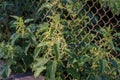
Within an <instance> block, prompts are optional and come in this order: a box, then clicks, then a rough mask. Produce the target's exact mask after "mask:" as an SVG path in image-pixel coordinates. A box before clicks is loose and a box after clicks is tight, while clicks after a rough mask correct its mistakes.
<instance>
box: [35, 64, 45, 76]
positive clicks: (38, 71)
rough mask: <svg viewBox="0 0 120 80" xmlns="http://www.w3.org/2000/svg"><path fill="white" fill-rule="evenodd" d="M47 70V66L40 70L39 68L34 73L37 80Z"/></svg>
mask: <svg viewBox="0 0 120 80" xmlns="http://www.w3.org/2000/svg"><path fill="white" fill-rule="evenodd" d="M45 69H46V67H45V66H42V67H40V68H37V69H36V70H35V72H34V76H35V78H36V77H38V76H39V75H40V73H41V72H42V71H44V70H45Z"/></svg>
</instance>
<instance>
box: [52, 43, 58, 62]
mask: <svg viewBox="0 0 120 80" xmlns="http://www.w3.org/2000/svg"><path fill="white" fill-rule="evenodd" d="M53 47H54V54H55V58H56V60H58V59H59V43H56V44H54V46H53Z"/></svg>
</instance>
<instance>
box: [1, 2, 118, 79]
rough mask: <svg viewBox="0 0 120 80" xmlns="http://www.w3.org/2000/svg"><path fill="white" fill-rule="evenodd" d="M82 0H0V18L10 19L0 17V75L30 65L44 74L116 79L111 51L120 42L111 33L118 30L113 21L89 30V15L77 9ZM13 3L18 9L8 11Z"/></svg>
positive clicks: (71, 77) (115, 35)
mask: <svg viewBox="0 0 120 80" xmlns="http://www.w3.org/2000/svg"><path fill="white" fill-rule="evenodd" d="M78 1H79V2H78ZM82 3H84V1H83V0H50V1H49V2H45V1H44V0H42V1H41V3H40V6H38V4H39V1H38V2H37V1H35V2H34V4H33V3H32V2H31V0H27V1H25V2H24V0H18V1H15V2H12V0H11V1H3V3H1V5H0V6H3V7H2V8H0V10H1V11H0V12H1V13H0V21H1V20H4V19H3V17H9V18H8V19H10V20H8V23H7V24H5V23H4V22H5V21H4V22H0V60H3V61H4V65H3V66H2V67H0V77H3V78H4V77H8V76H9V75H10V74H11V73H19V72H26V71H28V70H31V71H32V72H34V76H35V77H38V76H39V75H40V74H43V75H44V76H45V78H46V80H117V79H118V78H119V71H120V67H119V66H120V59H119V58H117V57H116V56H115V55H117V53H119V52H120V48H119V47H118V46H116V41H115V38H117V37H119V36H120V33H119V32H116V30H115V29H114V28H111V26H109V27H108V26H106V27H103V28H97V29H92V31H93V32H91V30H88V29H89V28H88V26H86V23H88V21H89V20H88V19H89V18H88V16H85V15H84V14H85V12H82V11H81V12H79V13H78V11H79V8H80V7H82ZM10 4H11V5H10ZM17 4H18V5H20V7H18V5H17ZM12 7H13V8H14V7H16V8H17V10H20V11H18V13H17V14H16V12H17V10H14V12H12V11H11V13H8V11H9V10H11V8H12ZM13 8H12V9H13ZM36 8H37V9H36ZM48 11H49V12H48ZM62 11H63V12H62ZM23 13H24V15H22V14H23ZM30 13H32V14H30ZM46 13H47V14H46ZM83 15H84V16H83ZM1 17H2V18H1ZM66 17H67V18H66ZM69 18H72V19H69ZM2 30H4V31H2ZM95 33H96V34H98V35H97V36H96V34H95ZM6 36H7V37H6ZM3 37H4V38H3Z"/></svg>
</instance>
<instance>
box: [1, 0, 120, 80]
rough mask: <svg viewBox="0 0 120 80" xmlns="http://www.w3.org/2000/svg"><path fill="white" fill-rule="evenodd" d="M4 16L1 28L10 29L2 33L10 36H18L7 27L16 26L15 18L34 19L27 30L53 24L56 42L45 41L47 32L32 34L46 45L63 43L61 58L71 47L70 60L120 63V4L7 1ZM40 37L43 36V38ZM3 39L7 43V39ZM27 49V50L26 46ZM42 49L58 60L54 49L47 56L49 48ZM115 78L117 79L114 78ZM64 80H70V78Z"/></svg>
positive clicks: (115, 0)
mask: <svg viewBox="0 0 120 80" xmlns="http://www.w3.org/2000/svg"><path fill="white" fill-rule="evenodd" d="M0 2H2V1H0ZM8 3H9V4H8ZM7 6H9V7H7ZM0 13H1V15H2V16H3V18H0V26H2V27H3V26H5V27H6V29H3V28H0V29H1V30H0V31H1V32H2V33H5V34H7V35H8V34H10V35H12V34H13V33H12V31H13V32H15V30H14V29H12V28H10V29H9V30H8V29H7V26H8V25H10V26H11V23H12V21H10V19H12V20H13V22H14V21H15V20H14V19H13V18H11V15H16V16H22V17H23V19H27V18H31V19H34V20H33V23H34V24H31V23H32V21H30V22H29V21H28V22H26V23H25V24H24V25H25V27H26V26H27V27H30V26H32V27H33V26H36V25H37V26H38V25H39V26H41V25H42V26H43V25H44V26H46V25H47V24H49V27H53V26H54V27H55V29H56V31H55V32H52V30H51V34H52V33H56V34H54V35H53V36H52V38H49V37H47V38H46V36H45V38H43V37H44V35H46V34H47V32H46V33H43V32H39V28H38V27H37V29H36V30H35V32H34V28H32V29H33V33H32V32H31V34H35V37H36V41H38V42H40V41H41V42H42V41H43V40H44V41H46V40H45V39H47V40H49V41H50V40H51V42H53V43H54V42H61V44H60V46H62V48H60V51H61V52H60V53H61V54H60V55H62V52H64V49H65V48H66V46H67V48H68V49H70V51H69V50H68V52H69V53H70V52H71V53H70V56H73V57H74V58H75V59H78V56H81V55H83V56H84V57H82V58H83V59H84V60H86V59H85V58H86V57H88V56H86V55H89V56H90V57H91V58H92V59H90V60H91V63H92V62H93V63H92V64H98V62H97V61H94V58H95V57H97V58H98V59H96V60H102V59H103V58H105V59H107V60H110V58H112V59H114V58H118V59H120V0H8V1H7V0H6V1H3V3H2V5H0ZM1 15H0V16H1ZM29 24H30V25H29ZM44 26H43V27H44ZM27 27H26V29H27ZM2 29H3V31H2ZM51 29H52V28H51ZM53 29H54V28H53ZM43 30H44V29H43ZM29 31H30V30H28V32H29ZM19 32H21V33H23V35H24V33H25V32H24V29H23V32H22V31H19ZM26 32H27V31H26ZM37 33H38V34H37ZM10 35H8V38H10ZM40 35H43V36H42V37H41V36H40ZM39 36H40V38H39ZM61 36H62V37H61ZM3 37H4V36H3ZM8 38H7V39H8ZM42 38H43V40H42ZM63 38H64V39H63ZM2 39H3V40H4V38H2ZM2 39H1V41H2ZM27 39H28V38H27ZM37 39H39V40H37ZM22 40H23V41H22ZM30 40H31V39H30ZM30 40H29V41H30ZM21 41H22V42H23V43H22V42H21V44H20V45H22V44H23V45H24V44H25V40H24V39H21ZM26 42H27V41H26ZM32 43H34V40H33V42H32V41H31V44H32ZM34 45H36V44H34ZM34 45H32V46H33V47H32V48H31V46H30V49H32V50H29V51H28V52H31V53H32V52H33V50H35V48H36V46H34ZM24 46H25V47H26V45H24ZM51 46H52V47H53V45H52V43H51V45H49V47H51ZM47 48H48V47H47ZM42 49H43V51H42V50H41V54H42V53H48V54H50V55H49V56H50V59H53V58H54V55H53V54H51V52H52V50H51V49H48V50H47V51H46V52H44V51H45V50H46V47H45V48H42ZM66 51H67V50H66ZM42 55H44V54H42ZM51 56H52V57H51ZM64 56H66V55H64ZM47 57H48V56H47ZM66 58H68V56H67V57H66ZM70 58H71V57H70ZM79 58H81V57H79ZM61 59H62V58H61ZM73 62H74V61H73ZM86 62H87V60H86ZM88 62H89V61H88ZM79 63H80V62H79ZM76 64H77V63H76ZM81 64H82V62H81ZM70 66H71V65H70ZM73 66H74V65H73ZM73 66H72V67H73ZM92 67H93V70H94V71H96V70H95V68H97V67H98V66H97V67H96V65H94V66H92ZM108 68H109V66H108ZM110 69H111V71H110V72H109V71H107V72H108V73H107V72H106V73H105V74H107V75H108V76H110V75H109V74H111V73H112V72H113V71H114V70H115V69H112V68H109V69H108V70H110ZM88 70H89V69H87V68H85V69H84V72H87V71H88ZM82 71H83V70H81V72H82ZM91 73H92V72H91ZM96 73H97V71H96ZM86 74H87V73H86ZM88 74H89V73H88ZM93 74H94V73H93ZM68 76H69V75H67V76H65V77H68ZM112 76H113V77H114V75H112ZM118 77H119V74H118V75H117V76H115V78H114V79H117V78H118ZM64 80H67V78H65V79H64ZM69 80H70V79H69Z"/></svg>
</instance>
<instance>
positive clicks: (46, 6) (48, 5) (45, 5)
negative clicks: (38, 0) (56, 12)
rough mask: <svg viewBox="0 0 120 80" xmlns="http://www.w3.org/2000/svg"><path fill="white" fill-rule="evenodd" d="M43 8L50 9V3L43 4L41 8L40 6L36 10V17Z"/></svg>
mask: <svg viewBox="0 0 120 80" xmlns="http://www.w3.org/2000/svg"><path fill="white" fill-rule="evenodd" d="M44 8H48V9H50V8H52V5H51V4H50V3H44V4H42V6H40V8H39V9H38V11H37V12H36V15H37V14H39V12H40V11H41V10H42V9H44Z"/></svg>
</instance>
